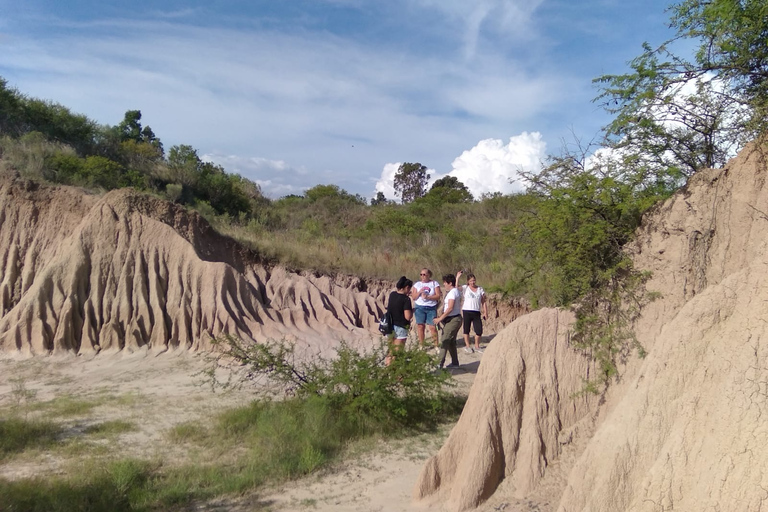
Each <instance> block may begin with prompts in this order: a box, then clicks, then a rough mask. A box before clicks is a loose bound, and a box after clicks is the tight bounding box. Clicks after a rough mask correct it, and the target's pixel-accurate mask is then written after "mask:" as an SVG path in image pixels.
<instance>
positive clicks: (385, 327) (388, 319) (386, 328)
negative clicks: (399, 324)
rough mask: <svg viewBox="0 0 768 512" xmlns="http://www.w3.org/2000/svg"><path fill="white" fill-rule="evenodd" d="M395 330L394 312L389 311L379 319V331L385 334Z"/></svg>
mask: <svg viewBox="0 0 768 512" xmlns="http://www.w3.org/2000/svg"><path fill="white" fill-rule="evenodd" d="M394 330H395V324H394V323H392V313H390V312H389V311H387V312H386V313H384V316H382V317H381V320H379V332H380V333H381V334H383V335H385V336H386V335H387V334H392V331H394Z"/></svg>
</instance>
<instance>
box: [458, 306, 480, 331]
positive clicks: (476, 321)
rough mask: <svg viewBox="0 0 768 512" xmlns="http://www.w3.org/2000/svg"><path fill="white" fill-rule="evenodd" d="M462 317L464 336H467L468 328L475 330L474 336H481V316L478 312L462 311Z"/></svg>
mask: <svg viewBox="0 0 768 512" xmlns="http://www.w3.org/2000/svg"><path fill="white" fill-rule="evenodd" d="M462 314H463V315H464V334H469V328H470V326H471V327H472V328H473V329H474V330H475V335H476V336H482V335H483V315H481V314H480V312H479V311H469V310H464V311H462Z"/></svg>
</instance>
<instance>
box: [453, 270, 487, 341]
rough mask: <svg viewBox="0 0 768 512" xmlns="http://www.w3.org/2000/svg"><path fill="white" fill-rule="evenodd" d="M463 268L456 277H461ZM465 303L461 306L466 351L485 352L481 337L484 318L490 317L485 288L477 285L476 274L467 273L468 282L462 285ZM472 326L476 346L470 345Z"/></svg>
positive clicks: (461, 289)
mask: <svg viewBox="0 0 768 512" xmlns="http://www.w3.org/2000/svg"><path fill="white" fill-rule="evenodd" d="M463 272H464V271H463V270H460V271H459V272H458V273H457V274H456V279H458V278H460V277H461V274H462V273H463ZM460 291H461V295H462V296H463V299H464V303H463V305H462V307H461V313H462V315H463V316H464V318H463V321H464V352H467V353H468V354H471V353H472V352H479V353H481V354H482V353H483V350H482V349H481V348H480V339H481V338H482V337H483V320H486V319H487V318H488V305H487V304H486V302H485V290H483V289H482V287H480V286H477V279H476V278H475V274H467V284H465V285H464V286H461V287H460ZM470 328H472V329H474V331H475V348H474V350H473V349H472V347H470V345H469V331H470Z"/></svg>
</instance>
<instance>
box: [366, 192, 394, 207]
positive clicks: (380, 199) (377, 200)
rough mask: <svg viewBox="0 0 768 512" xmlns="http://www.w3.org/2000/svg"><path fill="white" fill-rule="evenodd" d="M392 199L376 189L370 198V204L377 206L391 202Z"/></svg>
mask: <svg viewBox="0 0 768 512" xmlns="http://www.w3.org/2000/svg"><path fill="white" fill-rule="evenodd" d="M391 203H392V201H390V200H389V199H387V197H386V196H385V195H384V192H381V191H378V192H376V197H372V198H371V206H378V205H380V204H391Z"/></svg>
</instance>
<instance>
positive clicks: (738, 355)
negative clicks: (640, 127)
mask: <svg viewBox="0 0 768 512" xmlns="http://www.w3.org/2000/svg"><path fill="white" fill-rule="evenodd" d="M767 174H768V167H767V166H766V160H765V155H764V153H763V152H762V151H759V150H758V148H757V147H756V146H754V145H753V146H749V147H747V148H746V149H745V150H744V151H742V152H741V154H740V155H739V156H738V157H737V158H735V159H734V160H732V161H730V162H729V163H728V165H727V166H726V167H725V168H724V169H720V170H708V171H703V172H701V173H699V174H697V175H696V176H694V178H693V179H692V180H691V181H690V183H689V184H688V186H687V187H686V189H685V190H684V191H682V192H681V193H679V194H677V195H675V197H673V198H671V199H670V200H669V201H667V202H665V203H664V204H663V205H661V206H660V207H659V208H658V209H657V210H656V211H655V212H653V214H652V215H650V216H649V218H648V219H646V222H644V228H643V229H642V230H641V232H640V233H639V236H638V240H637V242H636V243H635V244H634V245H633V247H632V251H633V252H634V259H635V262H636V265H637V266H638V267H640V268H644V269H648V270H651V271H652V272H653V278H652V280H651V282H650V283H649V285H648V286H649V288H650V289H654V290H659V291H661V292H662V293H663V298H662V299H661V300H659V301H656V302H655V303H653V304H651V305H650V306H648V307H647V308H646V311H645V312H644V314H643V317H642V318H641V319H640V322H639V324H638V328H637V332H638V335H639V337H640V340H641V342H642V343H643V344H644V345H645V346H646V347H647V348H648V349H649V356H648V357H647V358H646V360H645V361H643V362H642V364H640V365H638V368H637V371H636V372H634V373H633V378H632V379H631V380H630V381H629V382H627V385H626V386H625V387H624V392H623V395H622V396H620V397H617V398H616V406H615V408H614V409H613V410H611V411H610V413H609V414H607V416H606V418H605V421H604V422H603V423H602V425H601V427H600V428H599V429H598V430H597V432H596V434H595V436H594V437H593V439H592V440H591V442H590V443H589V445H588V447H587V449H586V450H585V452H584V454H583V456H582V457H581V459H580V460H579V462H578V463H577V464H576V466H575V467H574V469H573V471H572V472H571V476H570V480H569V484H568V488H567V489H566V491H565V493H564V495H563V498H562V500H561V504H560V508H559V510H562V511H576V510H594V511H614V510H638V511H639V510H643V511H645V510H648V511H651V510H653V511H655V510H744V511H752V510H764V509H765V508H766V506H768V503H766V500H768V491H767V490H766V489H768V486H767V485H766V484H768V429H767V428H766V425H765V418H767V417H768V410H766V397H767V396H768V376H766V374H765V373H766V369H767V368H768V360H767V359H766V358H767V357H768V346H766V342H767V341H768V331H767V330H766V329H768V327H766V326H767V325H768V308H766V304H768V293H766V290H767V287H766V285H768V282H767V281H768V257H767V252H766V250H767V249H768V215H766V213H765V212H768V189H766V186H765V185H766V175H767Z"/></svg>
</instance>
